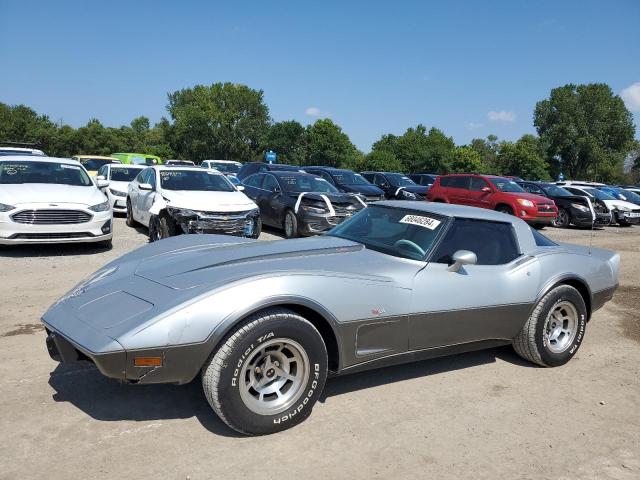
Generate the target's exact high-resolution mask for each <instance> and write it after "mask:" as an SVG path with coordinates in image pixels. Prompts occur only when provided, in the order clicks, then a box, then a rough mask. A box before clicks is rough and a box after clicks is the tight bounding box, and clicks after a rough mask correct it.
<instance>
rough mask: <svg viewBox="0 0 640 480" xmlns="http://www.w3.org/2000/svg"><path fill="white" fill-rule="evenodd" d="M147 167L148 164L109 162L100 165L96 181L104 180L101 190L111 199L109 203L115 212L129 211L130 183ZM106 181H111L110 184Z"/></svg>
mask: <svg viewBox="0 0 640 480" xmlns="http://www.w3.org/2000/svg"><path fill="white" fill-rule="evenodd" d="M145 168H147V166H146V165H126V164H120V163H108V164H106V165H103V166H102V167H100V170H98V175H97V176H96V181H102V183H101V185H102V188H101V190H102V191H103V192H104V194H105V195H106V196H107V198H108V199H109V205H111V208H113V211H114V212H117V213H125V212H126V211H127V192H128V191H129V183H130V182H131V181H132V180H133V179H134V178H136V175H138V174H139V173H140V172H141V171H142V170H144V169H145ZM105 181H106V182H109V183H108V185H106V182H105Z"/></svg>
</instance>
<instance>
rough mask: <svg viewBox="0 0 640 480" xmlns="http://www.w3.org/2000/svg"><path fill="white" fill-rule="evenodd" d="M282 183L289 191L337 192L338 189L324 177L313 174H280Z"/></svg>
mask: <svg viewBox="0 0 640 480" xmlns="http://www.w3.org/2000/svg"><path fill="white" fill-rule="evenodd" d="M278 178H279V179H280V184H281V185H282V188H284V189H285V190H286V191H287V192H289V193H302V192H327V193H337V192H338V189H336V187H334V186H333V185H331V184H330V183H329V182H327V181H326V180H325V179H324V178H320V177H316V176H315V175H311V174H304V173H303V174H298V175H279V176H278Z"/></svg>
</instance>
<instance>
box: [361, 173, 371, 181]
mask: <svg viewBox="0 0 640 480" xmlns="http://www.w3.org/2000/svg"><path fill="white" fill-rule="evenodd" d="M362 176H363V177H364V178H365V180H366V181H367V182H371V183H374V182H373V174H372V173H363V174H362Z"/></svg>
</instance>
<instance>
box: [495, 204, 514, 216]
mask: <svg viewBox="0 0 640 480" xmlns="http://www.w3.org/2000/svg"><path fill="white" fill-rule="evenodd" d="M496 210H497V211H498V212H500V213H506V214H507V215H513V210H512V208H511V207H509V206H508V205H500V206H499V207H498V208H496Z"/></svg>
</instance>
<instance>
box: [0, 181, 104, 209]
mask: <svg viewBox="0 0 640 480" xmlns="http://www.w3.org/2000/svg"><path fill="white" fill-rule="evenodd" d="M104 201H105V197H104V194H103V193H102V192H101V191H100V190H98V188H97V187H96V186H95V185H90V186H88V187H78V186H74V185H61V184H53V183H21V184H16V185H2V188H0V203H5V204H7V205H15V206H18V205H20V204H23V203H47V204H49V203H55V204H75V205H96V204H98V203H102V202H104Z"/></svg>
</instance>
